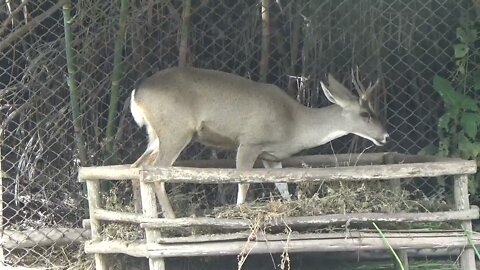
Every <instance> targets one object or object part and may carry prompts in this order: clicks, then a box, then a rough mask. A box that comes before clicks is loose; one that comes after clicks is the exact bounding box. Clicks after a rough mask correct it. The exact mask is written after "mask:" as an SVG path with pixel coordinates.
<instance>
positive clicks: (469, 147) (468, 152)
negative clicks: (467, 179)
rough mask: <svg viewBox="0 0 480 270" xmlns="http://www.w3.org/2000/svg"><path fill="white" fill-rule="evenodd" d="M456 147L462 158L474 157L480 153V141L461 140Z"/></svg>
mask: <svg viewBox="0 0 480 270" xmlns="http://www.w3.org/2000/svg"><path fill="white" fill-rule="evenodd" d="M458 149H459V150H460V152H461V153H462V158H465V159H475V158H477V157H478V155H479V154H480V143H473V142H469V141H462V142H461V143H459V144H458Z"/></svg>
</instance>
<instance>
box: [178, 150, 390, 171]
mask: <svg viewBox="0 0 480 270" xmlns="http://www.w3.org/2000/svg"><path fill="white" fill-rule="evenodd" d="M385 155H396V153H390V152H385V153H361V154H357V153H352V154H335V155H307V156H294V157H289V158H286V159H284V160H282V166H283V167H284V168H286V167H302V166H303V165H310V166H313V167H316V166H320V167H332V166H334V167H338V166H360V165H373V164H383V157H384V156H385ZM174 166H179V167H194V168H235V160H234V159H215V160H179V161H176V162H175V163H174ZM254 167H256V168H263V164H262V162H261V161H260V160H257V162H255V166H254Z"/></svg>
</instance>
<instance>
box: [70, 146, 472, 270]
mask: <svg viewBox="0 0 480 270" xmlns="http://www.w3.org/2000/svg"><path fill="white" fill-rule="evenodd" d="M305 163H306V164H307V165H308V166H312V167H316V168H303V169H300V168H294V167H302V166H304V165H305ZM386 163H387V164H386ZM177 164H178V165H181V166H191V165H195V166H196V167H202V168H190V167H169V168H151V167H144V168H140V169H139V168H130V167H129V166H128V165H126V166H125V165H124V166H107V167H90V168H81V169H80V171H79V179H80V181H86V182H87V188H88V197H89V207H90V225H91V230H92V241H90V242H88V243H87V244H86V245H85V251H86V252H87V253H94V254H95V259H96V266H97V269H98V270H103V269H107V268H106V267H107V266H106V259H105V257H104V256H105V255H104V254H107V253H125V254H129V255H132V256H142V257H148V258H149V262H150V269H152V270H160V269H164V268H165V263H164V258H165V257H179V256H208V255H215V256H217V255H220V254H225V255H227V254H229V255H234V254H235V255H236V254H239V252H241V251H242V250H245V248H247V249H248V250H250V249H251V251H250V253H274V252H283V251H284V250H285V249H288V251H289V252H309V251H353V250H356V251H358V250H374V249H386V246H385V244H384V242H383V239H382V238H381V237H380V236H379V235H378V234H377V233H369V234H368V233H363V234H359V235H345V234H343V236H342V237H335V236H334V235H329V234H319V235H314V236H312V235H309V236H308V238H306V237H307V236H306V235H303V236H292V235H289V236H264V239H263V240H264V241H262V239H261V238H262V236H260V237H259V238H258V237H257V239H251V238H248V239H249V240H248V241H247V238H242V237H245V234H246V233H245V230H246V229H248V228H250V226H251V224H250V221H248V220H241V219H240V220H239V219H214V218H208V217H204V218H178V219H165V218H159V217H158V211H157V210H158V209H157V206H156V199H155V193H154V189H153V184H154V183H155V182H158V181H164V182H169V183H183V182H189V183H259V182H262V183H265V182H269V183H276V182H287V183H298V182H305V181H312V182H315V181H317V182H318V181H360V180H367V181H378V180H390V181H397V184H398V183H400V181H399V179H401V178H412V177H436V176H442V175H453V176H454V195H455V196H454V197H455V209H453V210H452V211H446V212H433V213H398V214H385V213H368V214H360V213H352V214H345V215H343V214H335V215H324V216H315V217H295V218H288V217H285V218H281V219H280V218H279V219H273V220H271V221H269V222H268V223H267V224H266V225H267V226H272V227H275V226H285V225H288V226H290V227H292V228H298V227H305V226H319V225H327V224H339V223H353V222H372V221H382V222H440V221H459V222H461V223H462V226H463V229H464V230H466V231H471V228H472V227H471V220H472V219H477V218H478V217H479V210H478V208H477V207H470V205H469V202H468V178H467V175H468V174H474V173H475V172H476V170H477V164H476V162H475V161H466V160H460V159H446V158H438V157H429V156H411V155H401V154H395V153H375V154H362V155H335V156H325V155H319V156H309V157H294V158H290V159H287V160H286V161H285V162H284V163H283V164H286V165H287V166H288V167H291V168H284V169H281V170H279V169H276V170H275V169H253V170H249V171H237V170H235V169H228V168H231V167H232V166H233V164H234V163H232V161H231V160H220V161H213V162H206V161H184V162H178V163H177ZM212 166H215V167H222V168H223V169H211V168H210V167H212ZM318 167H321V168H318ZM332 167H335V168H332ZM129 179H137V180H140V186H141V197H142V207H143V214H133V213H118V212H114V211H107V210H105V209H103V208H102V205H100V200H99V198H100V197H99V196H100V195H99V190H98V185H99V181H98V180H129ZM103 221H118V222H133V223H139V224H141V226H142V227H143V228H144V229H145V230H146V241H145V242H133V243H126V242H122V241H101V235H100V230H99V228H100V224H101V222H103ZM179 226H216V227H220V228H228V229H236V230H241V231H240V232H238V233H235V234H231V233H230V234H224V235H217V236H215V237H212V239H213V241H210V240H208V239H207V238H206V237H204V236H199V237H196V238H195V237H190V238H188V239H187V238H166V237H163V236H162V235H160V233H159V230H158V229H159V228H165V227H179ZM242 235H243V236H242ZM249 237H250V236H249ZM302 237H303V238H302ZM387 238H388V241H389V243H390V244H391V245H392V247H393V248H395V249H397V250H403V249H416V248H445V249H460V250H462V252H461V265H462V269H463V270H465V269H475V265H474V263H475V260H474V254H473V249H471V248H470V243H469V242H468V239H467V238H466V236H465V234H464V232H463V231H462V232H438V233H430V234H426V233H423V232H414V233H413V232H409V233H388V235H387ZM287 239H288V241H286V240H287ZM266 240H268V241H266ZM182 241H187V242H182ZM472 241H473V243H476V244H478V243H480V236H479V235H478V234H476V233H474V234H473V235H472ZM267 242H268V243H267ZM404 254H406V253H404Z"/></svg>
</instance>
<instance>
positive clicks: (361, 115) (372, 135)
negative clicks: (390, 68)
mask: <svg viewBox="0 0 480 270" xmlns="http://www.w3.org/2000/svg"><path fill="white" fill-rule="evenodd" d="M352 82H353V85H354V86H355V89H356V91H357V93H358V97H356V96H355V95H353V94H352V92H351V91H350V90H348V89H347V88H346V87H345V86H344V85H343V84H341V83H340V82H339V81H337V80H336V79H335V78H334V77H333V76H332V75H331V74H328V86H326V85H325V84H324V83H323V82H321V85H322V89H323V92H324V93H325V96H326V97H327V99H328V100H329V101H330V102H332V103H335V104H337V105H338V106H340V107H341V108H342V118H341V119H342V120H343V121H345V122H344V123H343V124H342V126H344V127H345V129H346V130H343V131H345V132H348V133H353V134H355V135H358V136H360V137H363V138H365V139H368V140H370V141H372V142H373V143H374V144H376V145H378V146H381V145H384V144H385V143H386V142H387V139H388V137H389V135H388V133H387V131H386V129H385V127H384V126H383V124H382V122H381V121H380V120H379V118H378V116H377V114H376V113H375V110H374V109H373V106H372V103H371V98H372V95H373V92H374V91H375V89H376V88H377V87H378V85H379V80H377V81H376V82H375V83H374V84H373V85H372V84H371V83H370V84H369V85H368V87H367V88H365V86H364V85H363V84H362V82H361V81H360V79H359V78H358V68H357V70H356V72H354V71H353V70H352Z"/></svg>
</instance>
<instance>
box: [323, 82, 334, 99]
mask: <svg viewBox="0 0 480 270" xmlns="http://www.w3.org/2000/svg"><path fill="white" fill-rule="evenodd" d="M320 85H321V86H322V89H323V93H324V94H325V96H326V97H327V99H328V100H329V101H330V102H332V103H337V101H335V98H334V97H333V95H332V93H330V90H328V87H327V86H326V85H325V84H324V83H323V82H320Z"/></svg>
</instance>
